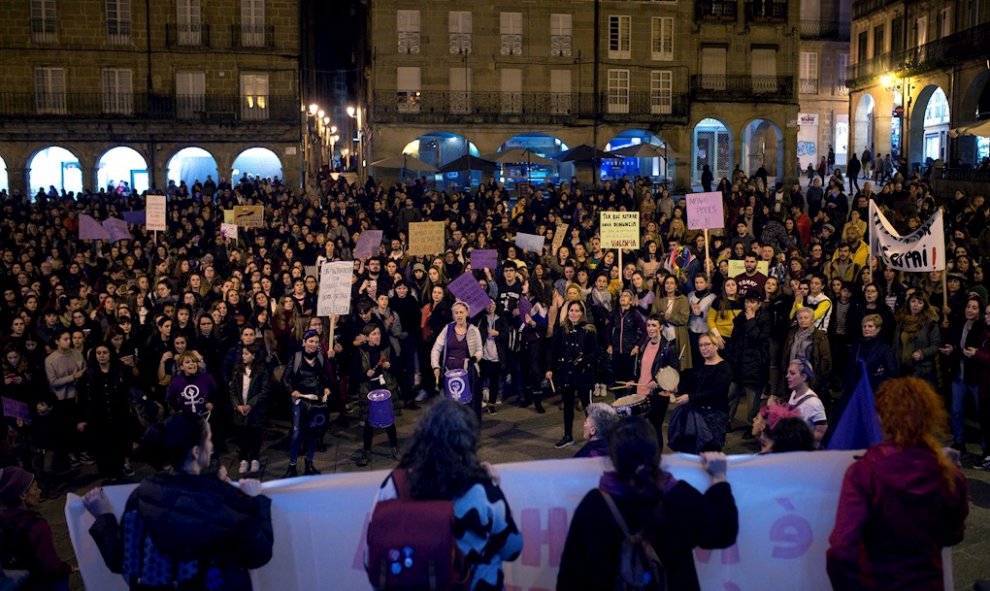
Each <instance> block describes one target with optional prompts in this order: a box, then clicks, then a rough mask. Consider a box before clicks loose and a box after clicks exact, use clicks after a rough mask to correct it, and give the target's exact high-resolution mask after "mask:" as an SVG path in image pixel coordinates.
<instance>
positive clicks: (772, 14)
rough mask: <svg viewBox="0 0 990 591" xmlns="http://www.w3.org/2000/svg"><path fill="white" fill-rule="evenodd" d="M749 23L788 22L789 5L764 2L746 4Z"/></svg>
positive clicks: (765, 0) (763, 0) (768, 0)
mask: <svg viewBox="0 0 990 591" xmlns="http://www.w3.org/2000/svg"><path fill="white" fill-rule="evenodd" d="M746 22H747V23H754V24H758V23H785V22H787V4H785V3H783V2H772V1H770V0H762V1H757V2H747V3H746Z"/></svg>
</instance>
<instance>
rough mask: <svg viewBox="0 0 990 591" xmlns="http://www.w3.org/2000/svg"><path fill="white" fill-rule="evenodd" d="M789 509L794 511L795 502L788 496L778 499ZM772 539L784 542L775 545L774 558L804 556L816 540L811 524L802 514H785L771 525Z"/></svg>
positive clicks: (781, 504)
mask: <svg viewBox="0 0 990 591" xmlns="http://www.w3.org/2000/svg"><path fill="white" fill-rule="evenodd" d="M777 503H778V504H780V506H781V507H783V508H784V509H786V510H787V511H794V503H792V502H791V500H790V499H788V498H780V499H777ZM770 541H771V542H782V545H777V546H774V547H773V554H772V556H773V557H774V558H784V559H793V558H800V557H802V556H804V554H805V552H807V551H808V548H810V547H811V543H812V541H814V534H813V533H812V531H811V524H810V523H808V520H807V519H805V518H804V517H801V516H800V515H792V514H788V515H784V516H783V517H781V518H780V519H778V520H777V521H774V522H773V525H771V526H770Z"/></svg>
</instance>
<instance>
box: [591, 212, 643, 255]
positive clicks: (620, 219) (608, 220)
mask: <svg viewBox="0 0 990 591" xmlns="http://www.w3.org/2000/svg"><path fill="white" fill-rule="evenodd" d="M598 228H599V231H600V232H601V239H602V248H606V249H608V248H623V249H630V248H639V212H636V211H603V212H602V213H601V217H600V218H599V226H598Z"/></svg>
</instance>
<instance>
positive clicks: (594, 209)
mask: <svg viewBox="0 0 990 591" xmlns="http://www.w3.org/2000/svg"><path fill="white" fill-rule="evenodd" d="M716 190H717V191H720V192H721V193H722V195H723V200H724V205H725V208H724V210H725V212H726V218H725V224H724V228H725V232H719V231H716V232H713V233H712V235H711V236H710V237H709V240H708V242H707V243H706V238H705V235H704V234H703V233H701V232H700V231H695V230H689V229H688V227H687V223H686V222H687V220H686V213H685V206H684V203H683V202H682V201H680V200H679V199H678V198H675V197H674V196H673V195H672V194H671V193H670V191H669V190H668V189H667V188H666V187H664V186H654V185H653V184H652V183H651V182H650V181H649V180H648V179H640V178H636V179H621V180H617V181H612V180H607V181H604V182H603V184H602V185H601V186H598V187H591V186H582V185H581V184H580V183H578V182H577V181H576V180H574V179H572V180H571V182H569V183H563V184H559V185H547V186H544V187H541V188H535V187H526V188H524V189H522V190H519V191H516V190H509V189H507V188H505V187H504V186H502V185H501V184H499V183H497V182H496V181H495V180H494V179H489V180H487V181H486V182H485V183H483V184H482V185H481V186H479V187H474V188H472V189H471V190H468V191H456V190H437V189H436V188H434V187H431V186H430V184H429V183H428V182H426V180H425V179H421V180H419V181H417V182H413V183H410V184H391V185H388V184H378V183H376V182H375V181H374V180H373V179H369V180H368V181H367V182H366V183H364V184H352V185H349V184H347V183H346V182H345V181H344V180H343V179H342V178H338V179H336V180H335V179H333V178H331V177H330V176H329V175H324V176H322V177H321V178H320V182H319V186H318V187H315V188H314V190H310V191H307V192H296V191H292V190H290V189H289V188H287V187H285V186H284V185H283V184H282V183H280V182H279V180H278V179H272V180H267V179H249V178H247V177H245V178H242V179H241V180H240V181H239V182H238V183H236V184H231V183H229V182H227V181H226V180H225V179H219V182H217V183H213V182H210V183H208V184H200V183H198V182H197V183H195V184H194V185H193V186H186V185H185V184H184V183H182V184H179V185H174V184H172V185H170V186H169V187H168V189H167V193H168V216H167V217H168V228H169V230H168V232H166V233H163V234H160V235H154V234H153V233H151V232H149V231H147V230H146V229H145V228H144V227H142V226H140V225H137V226H132V227H131V232H132V237H131V239H127V240H119V241H114V242H109V241H91V240H86V241H84V240H80V239H79V237H78V236H79V234H78V229H79V224H80V215H83V214H86V215H90V216H92V217H93V218H95V219H97V220H104V219H107V218H108V217H122V215H123V213H124V212H126V211H133V210H141V209H143V208H144V197H143V196H141V195H137V194H118V193H117V192H106V191H98V192H89V191H87V192H84V193H82V194H79V195H59V196H56V197H52V196H51V195H49V194H46V193H42V192H39V193H38V194H37V195H34V196H30V195H19V194H13V195H9V194H5V193H3V194H0V211H2V221H0V285H2V290H3V298H2V300H3V301H2V302H0V349H2V352H3V359H2V364H3V380H4V388H3V396H4V398H5V404H4V409H5V419H4V420H5V426H6V437H5V438H4V440H3V441H2V449H0V457H2V463H3V464H4V465H7V466H14V465H19V466H23V467H24V468H27V469H30V470H32V471H33V472H34V473H36V474H37V476H38V477H37V484H39V485H40V488H41V492H42V493H43V494H44V495H46V496H49V497H51V496H54V495H56V494H58V487H59V485H60V484H61V483H63V482H64V479H65V475H66V474H67V473H69V472H70V471H71V470H72V469H74V468H77V467H78V466H79V465H80V464H87V463H94V462H95V463H96V465H97V468H98V471H99V474H100V476H101V477H103V478H105V479H107V480H108V481H111V482H114V481H119V480H120V479H125V478H127V477H129V476H131V475H133V466H132V461H136V460H137V459H138V458H136V457H133V456H135V453H134V449H135V445H134V444H135V443H136V442H137V441H138V440H139V439H140V438H141V437H142V435H143V434H144V433H145V431H146V430H147V429H148V428H149V427H153V426H155V425H158V424H160V423H161V421H162V420H163V419H164V418H165V417H166V416H168V415H176V416H179V415H182V414H191V415H196V416H199V417H202V418H203V419H204V420H205V421H206V424H207V425H209V428H210V430H211V432H212V439H213V441H214V442H215V444H216V446H217V448H218V449H219V450H224V449H225V448H226V447H227V445H229V444H232V445H234V446H236V451H237V457H238V460H239V464H238V470H237V473H238V474H239V475H240V476H245V475H257V474H258V473H259V472H260V470H261V466H262V461H263V460H264V459H265V458H264V455H265V454H264V453H263V452H262V445H263V439H264V435H265V433H266V428H267V427H270V426H271V425H272V418H278V417H282V418H284V419H286V420H287V421H289V423H290V424H291V428H290V429H289V430H288V432H287V433H286V435H287V436H288V438H289V440H290V446H289V468H288V471H287V473H286V476H288V477H291V476H295V475H296V474H298V473H299V469H298V468H297V460H298V456H299V454H300V452H302V453H303V455H304V469H303V471H304V473H305V474H317V473H319V472H318V470H317V468H316V466H315V463H314V459H315V454H316V453H317V452H318V450H319V449H320V448H321V445H320V444H321V437H322V436H323V435H324V433H325V432H326V429H327V428H336V429H352V428H356V429H359V430H360V433H361V438H362V444H363V445H362V449H361V451H360V452H359V453H358V454H356V455H355V457H354V461H355V463H356V464H357V465H359V466H366V465H368V464H369V463H370V462H371V459H372V457H373V456H372V454H371V450H372V444H373V442H374V434H375V431H376V429H382V430H385V431H386V435H387V438H388V445H389V448H390V454H391V456H392V457H393V458H394V459H396V460H398V459H399V458H400V456H401V451H400V446H401V443H400V442H399V441H398V437H397V432H396V429H395V427H394V424H393V425H385V424H381V423H380V422H379V421H377V420H376V418H377V417H376V416H373V415H374V414H375V412H377V411H379V410H380V409H381V404H382V399H381V398H373V397H372V395H373V394H374V393H375V392H379V391H381V390H387V391H388V392H389V393H390V398H385V399H384V400H386V402H385V404H386V405H388V406H389V407H390V409H389V410H390V412H391V414H392V415H395V416H397V415H400V414H402V413H403V412H411V413H417V412H421V411H420V404H421V403H423V402H424V401H426V400H427V399H428V398H430V397H433V396H437V395H438V394H437V393H438V392H444V391H446V390H447V388H446V387H445V382H446V381H447V378H448V374H450V373H451V372H457V371H461V372H467V374H466V375H467V378H466V379H467V387H468V388H469V389H470V390H471V391H473V393H474V395H473V396H469V397H468V398H470V400H471V405H470V408H471V409H472V410H473V413H474V415H475V417H476V418H477V419H480V420H498V417H497V416H492V415H497V412H498V408H499V405H501V404H503V403H506V402H515V403H516V404H518V405H519V406H522V407H528V406H530V405H532V406H533V412H536V413H544V412H547V410H548V409H549V410H554V406H553V405H551V406H549V407H548V406H545V404H544V402H545V400H546V399H547V398H554V399H555V401H556V399H557V398H558V397H559V405H560V406H561V407H562V410H563V412H562V422H563V424H562V437H561V438H560V440H559V441H558V442H557V443H556V446H557V447H558V448H563V447H568V446H571V445H573V444H574V443H575V439H574V432H573V423H574V418H575V411H576V410H577V411H580V410H582V409H585V410H587V412H588V414H587V417H588V420H586V421H585V426H584V433H583V435H584V437H585V439H586V440H587V441H589V442H593V440H594V438H595V437H596V436H597V437H599V438H601V437H602V436H603V435H604V433H605V431H606V430H607V428H606V426H604V425H602V424H599V423H598V422H597V421H599V419H601V418H602V416H603V415H604V414H607V413H605V412H604V411H603V412H597V411H595V410H593V409H595V408H596V406H597V403H600V402H612V400H611V399H610V397H613V396H614V398H615V399H620V398H623V397H627V396H632V397H633V401H634V403H635V404H634V405H632V406H631V407H629V408H625V407H624V408H623V410H624V411H627V412H630V413H631V414H642V415H643V418H645V419H646V420H647V422H648V423H650V425H651V427H652V429H651V430H650V432H651V433H655V436H656V438H657V442H656V443H657V449H658V450H660V449H663V446H664V439H663V433H664V430H663V425H664V420H665V416H666V414H667V411H668V410H669V408H670V407H675V408H681V407H688V408H690V409H692V410H693V411H694V412H695V413H697V414H698V415H699V416H700V417H702V419H703V422H704V423H705V425H706V427H707V429H706V431H707V433H708V435H707V436H706V438H705V439H704V441H702V442H700V444H699V448H698V449H697V450H695V451H712V452H716V451H720V450H721V449H722V448H723V447H724V446H725V443H726V434H727V433H728V432H731V431H732V430H734V429H741V430H742V431H743V435H742V437H743V438H744V439H753V438H758V444H759V449H760V450H762V451H788V450H793V449H815V448H817V447H820V446H821V442H822V441H823V439H827V437H828V429H829V425H832V424H834V422H835V418H836V415H837V414H838V413H840V412H841V410H842V408H843V405H844V401H845V400H846V398H847V397H848V394H849V392H850V391H851V390H852V388H853V386H854V385H855V383H856V381H857V380H858V378H859V376H860V373H861V372H860V371H859V370H858V368H859V366H860V364H861V362H862V366H863V367H865V370H866V375H867V377H868V379H869V381H870V383H871V385H872V386H873V387H874V389H875V390H876V389H878V388H880V387H881V385H882V384H883V383H884V382H886V381H887V380H890V379H891V378H896V377H900V376H912V377H915V378H918V379H919V380H922V381H924V382H926V383H928V384H930V385H931V387H932V388H933V389H934V391H937V392H939V393H940V394H941V396H942V398H943V400H944V403H945V407H946V408H947V409H948V411H949V416H950V425H951V435H952V445H953V447H955V448H956V449H957V450H959V451H960V452H965V451H966V450H967V448H966V444H967V442H970V443H978V444H979V445H980V446H981V454H980V456H979V457H980V460H979V461H977V462H976V467H978V468H980V469H990V448H988V443H987V437H988V436H990V401H988V395H990V306H988V302H987V277H986V275H985V273H984V269H983V263H984V262H985V261H990V224H988V219H990V208H988V207H987V205H986V204H985V202H984V197H983V196H981V195H975V196H970V195H967V194H965V193H964V192H962V191H956V192H955V194H954V195H952V196H948V197H947V196H942V197H937V196H936V195H935V194H934V193H933V191H932V189H931V187H930V186H929V185H928V184H927V183H926V182H924V181H923V180H922V179H919V178H911V179H905V178H903V176H901V175H899V174H898V175H895V176H893V177H892V178H891V179H890V181H889V182H888V183H887V184H884V185H883V186H882V187H880V188H874V187H873V186H872V184H871V183H870V182H865V183H863V186H862V187H861V189H860V190H858V191H856V192H855V193H854V194H852V195H847V194H846V193H845V184H844V182H843V179H842V178H841V177H835V176H833V177H832V178H830V179H828V180H827V186H825V187H823V186H822V184H821V183H820V182H819V180H816V181H815V182H813V183H812V184H811V185H810V186H809V187H807V189H803V188H802V187H801V185H800V184H796V183H795V184H794V185H792V186H790V187H786V186H784V185H783V184H782V183H777V184H776V185H768V184H767V182H766V177H765V176H759V175H758V176H754V177H752V178H747V177H746V176H745V175H744V174H743V173H742V172H741V171H739V172H737V173H736V174H735V175H733V178H732V179H729V178H723V179H721V180H720V181H719V183H718V186H717V188H716ZM870 201H875V202H876V203H877V204H878V205H879V207H880V208H881V209H882V210H883V211H884V212H885V213H886V214H887V217H888V219H890V220H891V221H892V223H893V224H894V225H895V227H896V228H897V229H898V230H901V231H904V232H908V231H910V230H913V229H915V228H917V227H919V226H920V225H921V224H922V222H923V221H925V220H926V219H927V218H928V217H929V216H930V215H931V214H932V213H934V211H935V209H936V208H937V207H943V208H944V209H945V214H946V215H945V223H946V240H947V244H946V248H947V252H948V253H949V264H948V268H947V269H946V271H945V273H946V274H947V277H945V278H943V276H942V272H938V271H936V272H931V273H901V272H899V271H896V270H893V269H891V268H887V267H885V265H884V264H883V263H882V262H881V261H878V259H877V258H876V257H873V256H871V255H870V252H869V247H868V245H867V241H868V237H867V220H868V207H869V203H870ZM252 204H259V205H263V206H264V210H265V222H264V225H263V227H261V228H241V229H240V231H239V236H238V239H236V240H234V239H231V238H227V237H225V236H224V235H222V234H221V233H220V231H219V230H220V224H221V223H222V222H223V220H224V211H225V210H229V209H231V208H233V207H234V206H235V205H252ZM616 210H624V211H631V212H632V211H635V212H639V217H640V228H641V241H640V244H641V247H640V248H638V249H629V250H625V251H623V252H622V253H621V255H620V253H618V252H616V251H614V250H606V249H603V248H602V240H601V236H600V234H599V230H598V220H599V216H598V214H599V212H601V211H616ZM420 221H442V222H444V224H445V226H446V229H445V235H444V242H445V244H444V247H443V249H442V251H438V252H437V253H436V254H435V255H433V256H410V255H409V254H408V253H407V250H408V247H409V238H410V224H413V223H415V222H420ZM367 230H380V231H382V232H383V240H382V243H381V245H380V246H379V247H378V249H377V252H376V253H374V255H373V256H370V257H362V258H355V257H354V256H353V249H354V247H355V245H356V243H357V241H358V239H359V237H360V236H361V235H362V233H363V232H365V231H367ZM519 233H526V234H536V235H540V236H544V237H545V238H546V240H545V243H544V244H545V246H544V249H543V251H542V252H530V251H527V250H525V249H523V248H521V247H519V246H517V244H516V239H515V238H516V235H517V234H519ZM558 234H562V235H558ZM476 249H495V250H497V253H498V257H497V259H498V262H497V265H496V267H495V268H494V269H492V268H484V269H473V268H472V266H471V261H472V251H473V250H476ZM351 260H353V268H354V273H353V282H352V294H351V295H352V297H351V303H350V313H349V314H347V315H341V316H333V317H330V318H327V317H321V316H318V315H317V313H316V312H317V299H318V295H319V276H320V268H321V266H322V265H323V264H325V263H328V262H336V261H351ZM620 261H621V262H622V264H621V265H620ZM465 273H470V274H472V275H473V276H474V278H475V279H476V280H477V281H478V283H479V284H480V285H481V287H482V289H483V290H485V292H486V293H487V294H488V295H489V297H490V303H489V305H488V306H487V308H486V309H485V310H483V311H481V312H479V313H477V314H475V315H474V316H471V315H470V307H469V306H468V305H467V304H466V303H464V302H461V301H459V300H457V299H456V298H455V297H454V296H453V294H452V293H451V292H450V289H449V286H450V283H451V282H452V281H453V280H455V279H457V278H458V277H460V276H461V275H462V274H465ZM943 285H944V286H945V287H944V288H943ZM665 370H666V371H667V373H668V374H669V373H670V371H673V372H674V373H675V374H679V375H678V376H677V377H678V378H679V379H675V380H673V382H671V381H670V380H669V379H661V377H663V376H662V373H663V372H664V371H665ZM667 377H669V375H668V376H667ZM446 394H447V395H449V394H450V393H449V391H448V392H446ZM740 406H742V407H744V409H745V410H744V412H742V413H740V412H738V411H739V407H740ZM970 407H972V408H970ZM970 411H973V413H974V416H976V418H978V422H979V426H980V435H979V437H974V436H973V433H972V432H971V431H968V430H967V425H966V421H965V418H966V415H967V413H968V412H970ZM330 417H334V418H335V420H334V421H333V426H331V425H330V420H329V419H330ZM589 421H590V424H589ZM355 423H356V425H355ZM596 434H597V435H596ZM603 446H604V444H603V443H599V444H598V445H597V447H598V452H599V453H600V452H602V451H603V450H604V447H603ZM592 447H594V446H592ZM583 451H584V453H589V451H588V450H587V449H586V450H583ZM620 471H621V470H620Z"/></svg>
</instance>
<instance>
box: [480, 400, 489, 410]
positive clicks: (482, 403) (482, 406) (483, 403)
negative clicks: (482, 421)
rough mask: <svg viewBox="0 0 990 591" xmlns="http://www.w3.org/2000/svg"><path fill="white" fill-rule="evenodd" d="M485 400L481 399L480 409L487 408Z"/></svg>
mask: <svg viewBox="0 0 990 591" xmlns="http://www.w3.org/2000/svg"><path fill="white" fill-rule="evenodd" d="M485 400H487V399H486V398H482V399H481V408H488V403H487V402H485Z"/></svg>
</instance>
